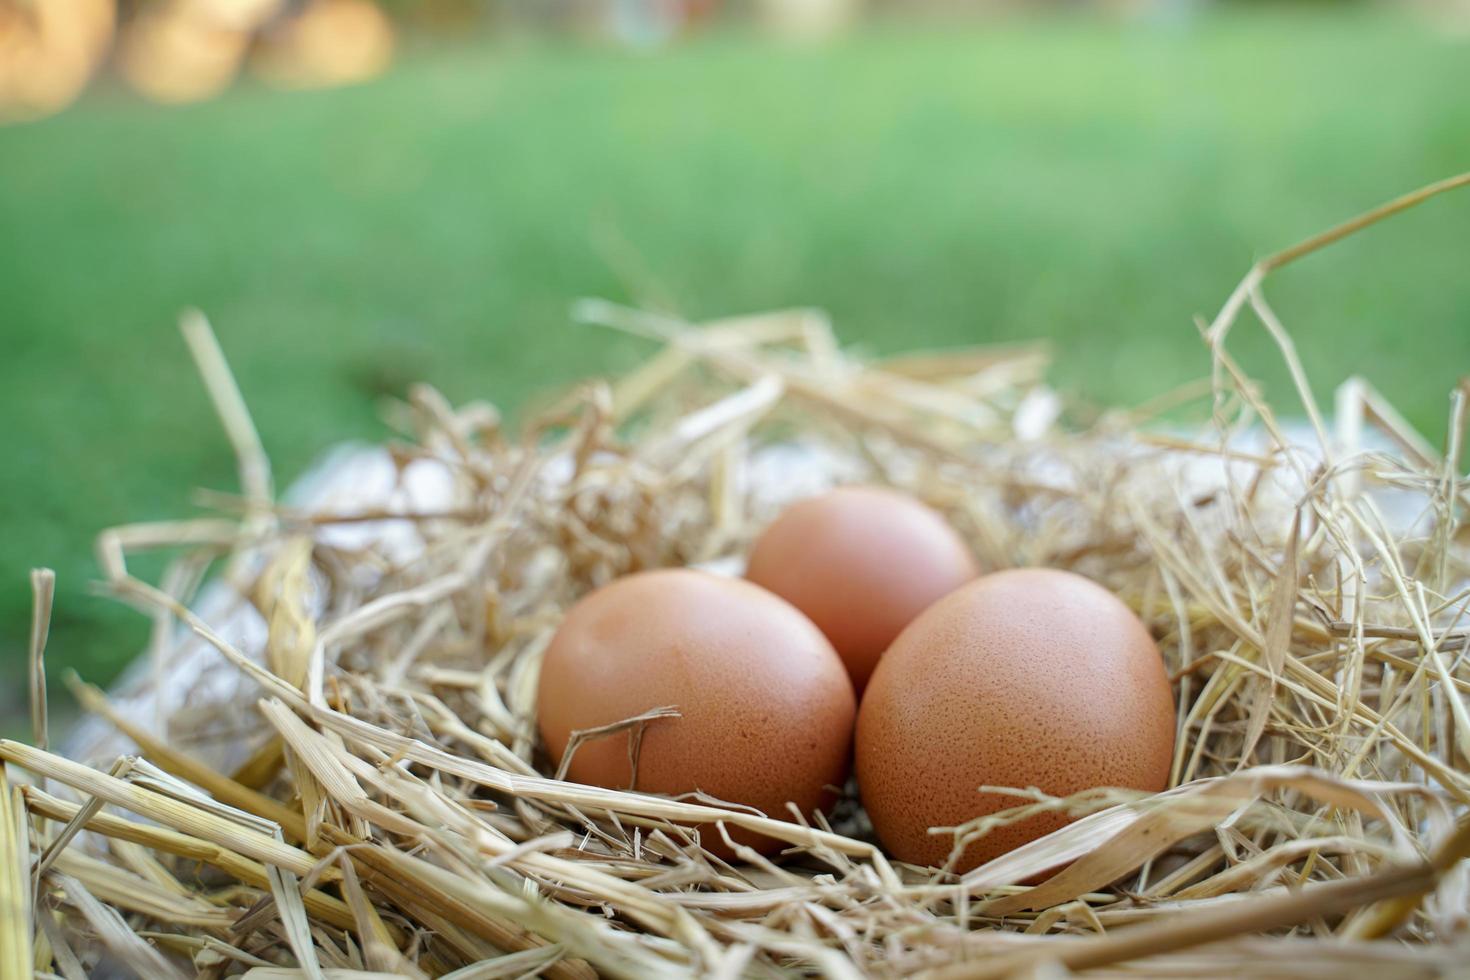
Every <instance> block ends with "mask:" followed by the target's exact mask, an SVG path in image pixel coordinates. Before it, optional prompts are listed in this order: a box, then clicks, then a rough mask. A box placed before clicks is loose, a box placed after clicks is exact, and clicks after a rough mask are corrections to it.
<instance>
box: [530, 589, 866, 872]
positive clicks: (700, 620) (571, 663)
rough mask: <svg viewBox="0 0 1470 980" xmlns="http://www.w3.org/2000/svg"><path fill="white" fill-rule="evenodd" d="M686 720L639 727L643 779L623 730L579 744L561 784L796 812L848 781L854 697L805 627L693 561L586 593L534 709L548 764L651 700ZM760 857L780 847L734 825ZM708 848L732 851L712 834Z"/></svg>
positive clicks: (547, 665) (561, 636) (760, 593)
mask: <svg viewBox="0 0 1470 980" xmlns="http://www.w3.org/2000/svg"><path fill="white" fill-rule="evenodd" d="M665 705H672V706H674V707H677V708H678V709H679V712H680V717H678V718H668V719H660V720H657V721H653V722H650V723H648V724H647V725H646V726H645V730H644V735H643V739H642V744H641V747H640V750H639V757H638V772H637V780H636V783H635V781H634V779H633V772H632V767H631V764H630V762H629V738H628V735H627V734H626V733H621V734H617V735H613V736H610V737H606V738H601V739H598V740H596V741H591V742H584V743H582V745H581V746H580V747H579V748H578V749H577V750H576V752H575V753H574V754H573V756H572V762H571V767H570V769H569V770H568V772H567V778H568V779H570V780H572V781H574V782H579V783H591V784H594V785H597V786H606V787H611V788H614V789H630V788H631V789H636V790H639V791H641V792H645V793H662V794H667V795H677V794H680V793H690V792H694V791H695V790H698V791H700V792H703V793H706V794H708V795H710V796H713V797H717V798H718V799H720V800H724V801H727V802H730V803H739V804H744V805H746V806H753V807H755V808H756V809H758V810H761V811H763V812H764V813H765V814H766V815H767V816H771V817H776V818H778V819H790V813H789V811H788V809H787V807H786V803H787V802H788V801H790V802H793V803H795V804H796V805H797V806H798V807H799V808H800V809H801V812H802V813H803V814H810V813H811V812H812V811H813V810H814V809H816V808H817V807H819V806H823V805H824V804H830V802H831V799H830V794H829V793H827V792H825V790H824V787H826V786H829V785H832V786H840V785H841V784H842V782H843V780H845V779H846V777H847V770H848V749H849V747H850V745H851V741H852V724H853V716H854V714H855V713H856V710H857V705H856V698H855V697H854V695H853V691H852V684H851V683H850V682H849V681H848V679H847V674H846V672H845V671H844V670H843V669H842V662H841V661H840V660H839V659H838V658H837V654H836V653H835V652H833V650H832V647H831V645H830V644H829V643H828V642H827V641H826V639H825V638H824V637H823V636H822V634H821V631H819V630H818V629H817V628H816V627H815V626H813V625H812V623H811V621H810V620H808V619H807V618H806V617H805V616H803V615H802V614H801V613H800V612H798V611H797V610H796V609H794V608H792V606H791V605H790V604H789V603H787V602H785V601H783V600H782V599H780V598H778V597H776V596H774V595H772V594H771V593H769V592H766V591H765V590H764V589H760V588H757V587H756V586H754V585H751V584H750V583H749V582H744V581H741V580H740V579H727V578H719V577H717V576H714V575H710V574H707V573H705V572H697V571H692V570H689V569H672V570H665V571H655V572H643V573H640V574H636V575H629V576H627V577H626V578H621V579H618V580H617V581H615V582H613V583H611V584H609V585H607V586H604V587H603V588H600V589H598V590H597V591H595V592H593V593H591V594H590V595H587V596H585V597H584V598H583V599H582V600H581V601H579V602H578V603H577V604H576V605H574V606H573V607H572V608H571V610H569V611H568V612H567V614H566V618H565V619H564V620H563V621H562V624H561V627H560V628H559V629H558V630H557V632H556V636H555V637H554V638H553V639H552V641H551V645H550V646H549V647H548V648H547V651H546V657H545V660H544V662H543V663H542V666H541V680H540V688H539V690H538V691H537V707H538V711H539V717H540V727H541V736H542V738H543V739H545V741H546V746H547V748H548V749H549V750H550V753H551V757H552V759H553V760H554V761H556V762H559V761H560V760H561V757H562V754H563V753H564V752H565V751H566V748H567V741H568V739H569V738H570V736H571V733H572V732H573V731H575V730H578V729H586V728H595V727H598V726H601V725H608V724H612V723H613V722H618V721H622V720H624V719H627V718H631V717H633V716H635V715H639V714H642V713H643V712H646V711H648V710H650V709H652V708H658V707H662V706H665ZM730 829H731V832H732V836H734V837H735V839H736V840H738V841H739V842H741V843H744V844H750V845H752V846H754V847H756V848H757V849H759V850H762V851H767V852H768V851H772V850H775V849H776V848H778V847H779V846H781V845H780V843H779V842H777V841H775V840H772V839H770V838H765V837H758V836H755V835H753V834H749V833H745V832H736V831H735V830H734V828H730ZM701 840H702V843H704V845H705V846H706V847H708V848H709V849H710V850H712V851H714V852H715V853H717V854H721V855H723V856H727V857H728V856H729V853H728V849H726V848H725V847H723V842H722V840H721V838H720V836H719V832H718V830H716V829H715V828H713V827H707V828H702V834H701Z"/></svg>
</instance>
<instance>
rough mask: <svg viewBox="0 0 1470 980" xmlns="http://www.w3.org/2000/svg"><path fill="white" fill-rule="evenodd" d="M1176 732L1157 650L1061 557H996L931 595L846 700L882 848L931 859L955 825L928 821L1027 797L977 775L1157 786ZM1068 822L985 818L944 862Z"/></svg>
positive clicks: (1118, 606)
mask: <svg viewBox="0 0 1470 980" xmlns="http://www.w3.org/2000/svg"><path fill="white" fill-rule="evenodd" d="M1174 732H1175V715H1174V697H1173V692H1172V690H1171V688H1170V684H1169V678H1168V674H1167V673H1166V671H1165V668H1164V662H1163V659H1162V658H1161V657H1160V655H1159V650H1158V647H1157V646H1156V645H1155V644H1154V641H1153V639H1152V637H1150V636H1149V634H1148V630H1147V629H1146V628H1145V627H1144V625H1143V623H1141V622H1140V621H1139V619H1138V617H1137V616H1135V615H1134V614H1133V612H1132V611H1131V610H1130V609H1129V608H1128V607H1127V606H1125V605H1124V604H1123V603H1122V602H1121V601H1120V600H1119V599H1118V598H1117V597H1116V596H1114V595H1113V594H1112V593H1110V592H1108V591H1107V590H1106V589H1104V588H1102V587H1101V586H1099V585H1097V584H1096V583H1094V582H1092V581H1089V580H1088V579H1086V578H1083V577H1081V576H1079V575H1074V574H1072V573H1070V572H1062V571H1054V570H1047V569H1025V570H1016V571H1006V572H998V573H996V574H993V575H987V576H985V577H984V578H981V579H978V580H977V581H975V582H973V583H971V584H969V585H967V586H965V587H963V588H961V589H959V590H957V591H956V592H954V593H952V594H951V595H949V596H948V597H946V598H945V599H943V600H941V601H940V602H938V603H936V604H935V605H934V606H932V607H931V608H930V609H929V610H927V611H926V612H925V613H924V614H923V615H922V616H920V617H919V618H918V619H916V620H915V621H914V622H913V623H912V624H910V626H909V627H908V628H907V629H906V630H904V632H903V634H902V635H900V636H899V638H898V640H897V641H895V642H894V644H893V647H892V648H891V649H890V650H889V651H888V653H887V654H886V655H885V656H884V658H883V660H882V662H881V663H880V664H879V665H878V669H877V671H876V672H875V673H874V675H873V678H872V681H871V682H870V683H869V685H868V689H867V692H866V693H865V694H864V696H863V702H862V707H861V709H860V711H859V714H858V726H857V738H856V767H857V778H858V789H859V791H860V793H861V794H862V799H863V804H864V806H865V807H866V809H867V811H868V815H869V817H870V818H871V819H872V821H873V827H874V829H875V830H876V831H877V833H878V837H879V839H880V840H881V841H882V843H883V845H884V847H885V848H887V850H888V851H889V852H890V853H891V854H892V855H894V856H895V857H897V858H899V859H900V860H903V861H908V862H912V863H914V864H921V865H940V864H943V863H944V861H945V860H946V858H947V857H948V855H949V852H950V850H951V847H952V845H953V843H954V838H953V837H952V836H950V835H931V834H929V833H928V829H929V828H930V827H952V826H957V825H959V824H962V823H965V822H966V821H969V820H973V819H975V818H976V817H979V816H982V815H985V814H989V813H994V812H995V811H997V810H1002V809H1007V808H1010V807H1013V806H1017V805H1020V804H1022V803H1024V802H1026V800H1024V799H1020V798H1017V797H1015V796H1009V795H1003V794H993V793H981V792H979V787H980V786H1005V787H1016V788H1021V789H1024V788H1027V787H1032V786H1035V787H1037V788H1039V789H1041V790H1042V791H1044V792H1046V793H1049V794H1052V795H1054V796H1066V795H1069V794H1072V793H1077V792H1080V791H1082V790H1086V789H1091V788H1093V787H1097V786H1121V787H1130V788H1133V789H1140V790H1146V791H1150V792H1157V791H1159V790H1162V789H1164V788H1165V786H1166V785H1167V783H1168V779H1169V768H1170V764H1171V761H1172V759H1173V754H1174ZM1067 822H1068V818H1067V817H1065V816H1062V815H1057V814H1047V815H1041V816H1036V817H1031V818H1029V819H1026V820H1024V821H1021V822H1018V823H1013V824H1009V825H1007V826H1004V827H1000V828H998V829H995V830H993V831H991V832H990V833H989V834H987V835H986V836H984V837H982V838H980V839H979V840H977V841H976V842H974V843H972V844H970V845H969V846H968V847H967V848H966V849H965V851H964V853H963V855H962V856H961V859H960V861H959V862H958V864H957V865H956V868H957V869H958V870H960V871H965V870H969V869H971V868H974V867H977V866H978V865H980V864H983V863H984V862H986V861H988V860H990V859H991V858H994V857H997V856H999V855H1001V854H1004V853H1006V852H1007V851H1010V850H1012V849H1014V848H1016V847H1018V846H1020V845H1021V844H1024V843H1026V842H1028V841H1031V840H1035V839H1036V838H1038V837H1041V836H1043V835H1045V834H1048V833H1050V832H1051V831H1053V830H1056V829H1058V828H1060V827H1062V826H1065V825H1066V823H1067Z"/></svg>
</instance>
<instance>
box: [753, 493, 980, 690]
mask: <svg viewBox="0 0 1470 980" xmlns="http://www.w3.org/2000/svg"><path fill="white" fill-rule="evenodd" d="M976 574H978V569H977V568H976V567H975V559H974V558H973V557H972V556H971V555H970V550H969V548H967V547H966V546H965V542H964V541H963V540H962V539H961V538H960V536H959V535H958V534H957V533H955V530H954V528H952V527H950V526H949V524H948V523H947V522H946V521H945V519H944V518H943V517H941V516H940V515H939V514H938V513H936V512H935V511H934V510H932V509H930V508H929V507H926V506H925V505H924V504H922V503H920V502H919V501H917V500H915V499H914V498H913V497H910V496H907V495H905V494H902V493H899V492H897V491H895V490H888V489H884V488H881V487H842V488H840V489H837V490H833V491H831V492H830V493H826V494H823V495H821V496H819V497H812V498H810V499H808V500H802V501H799V502H797V503H795V504H793V505H792V506H790V507H788V508H787V509H786V510H785V511H783V512H782V513H781V516H779V517H777V518H776V520H775V521H774V522H772V524H771V526H770V527H768V528H766V530H765V532H764V533H763V534H762V535H761V536H760V538H759V539H757V541H756V542H755V547H754V548H753V549H752V550H751V553H750V565H749V568H748V569H747V571H746V575H745V577H746V578H748V579H750V580H751V581H752V582H754V583H755V584H757V585H760V586H763V587H765V588H767V589H770V590H771V591H772V592H774V593H776V594H777V595H778V596H780V597H781V598H783V599H785V600H786V601H787V602H790V603H791V604H792V605H794V606H795V607H796V608H797V609H800V610H801V611H802V612H804V613H806V614H807V615H808V616H810V617H811V620H812V622H814V623H816V624H817V626H818V627H819V628H820V629H821V630H822V632H823V633H825V634H827V639H829V640H831V641H832V646H834V647H835V648H836V649H837V654H838V656H840V657H842V661H843V663H845V664H846V665H847V672H848V673H849V674H851V675H852V682H853V685H854V686H855V687H856V688H857V689H858V691H859V692H861V691H862V689H863V687H864V685H866V684H867V683H868V677H869V676H870V675H871V674H872V673H873V668H874V667H875V666H876V665H877V663H878V658H879V657H881V656H882V655H883V651H884V650H887V649H888V646H889V644H891V643H892V642H893V641H894V639H895V638H896V637H897V636H898V634H899V633H901V632H903V629H904V627H906V626H908V624H909V623H911V622H913V620H914V617H916V616H918V615H919V613H921V612H923V611H924V610H925V609H927V608H929V606H931V605H933V604H934V603H935V602H937V601H938V600H939V599H941V598H942V597H944V596H946V595H948V594H949V593H950V592H952V591H954V590H955V589H956V588H958V587H959V586H961V585H963V584H964V583H966V582H968V581H970V580H971V579H972V578H974V577H975V576H976Z"/></svg>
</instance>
